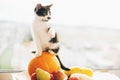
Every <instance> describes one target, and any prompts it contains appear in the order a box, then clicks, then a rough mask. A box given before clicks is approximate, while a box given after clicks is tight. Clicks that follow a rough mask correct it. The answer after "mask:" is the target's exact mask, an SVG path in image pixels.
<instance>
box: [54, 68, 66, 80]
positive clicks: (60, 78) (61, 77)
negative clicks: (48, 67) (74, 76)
mask: <svg viewBox="0 0 120 80" xmlns="http://www.w3.org/2000/svg"><path fill="white" fill-rule="evenodd" d="M53 76H54V80H67V78H68V77H67V75H66V74H65V73H64V72H63V71H62V70H59V71H56V72H54V73H53Z"/></svg>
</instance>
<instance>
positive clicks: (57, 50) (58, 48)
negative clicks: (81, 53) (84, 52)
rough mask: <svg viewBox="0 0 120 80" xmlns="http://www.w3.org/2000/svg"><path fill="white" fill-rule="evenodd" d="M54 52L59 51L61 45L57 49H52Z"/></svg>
mask: <svg viewBox="0 0 120 80" xmlns="http://www.w3.org/2000/svg"><path fill="white" fill-rule="evenodd" d="M51 50H52V51H53V52H54V53H58V51H59V47H58V48H55V49H51Z"/></svg>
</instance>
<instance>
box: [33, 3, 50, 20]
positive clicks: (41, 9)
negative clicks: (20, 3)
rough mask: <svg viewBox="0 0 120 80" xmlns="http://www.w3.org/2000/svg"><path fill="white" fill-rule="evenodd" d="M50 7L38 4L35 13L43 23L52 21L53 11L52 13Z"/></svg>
mask: <svg viewBox="0 0 120 80" xmlns="http://www.w3.org/2000/svg"><path fill="white" fill-rule="evenodd" d="M51 6H52V4H50V5H46V6H42V5H41V4H37V5H36V7H35V9H34V12H35V13H36V15H37V17H39V19H41V20H42V21H48V20H50V19H51V11H50V7H51Z"/></svg>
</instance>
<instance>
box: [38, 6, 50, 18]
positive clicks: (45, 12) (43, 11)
mask: <svg viewBox="0 0 120 80" xmlns="http://www.w3.org/2000/svg"><path fill="white" fill-rule="evenodd" d="M48 13H49V14H50V9H49V8H45V7H42V8H40V9H38V11H36V14H37V15H38V16H46V15H48Z"/></svg>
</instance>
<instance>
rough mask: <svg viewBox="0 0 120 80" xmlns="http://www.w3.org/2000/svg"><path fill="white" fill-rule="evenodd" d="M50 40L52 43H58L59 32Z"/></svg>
mask: <svg viewBox="0 0 120 80" xmlns="http://www.w3.org/2000/svg"><path fill="white" fill-rule="evenodd" d="M49 42H51V43H57V42H58V38H57V33H55V37H54V38H51V40H50V41H49Z"/></svg>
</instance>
